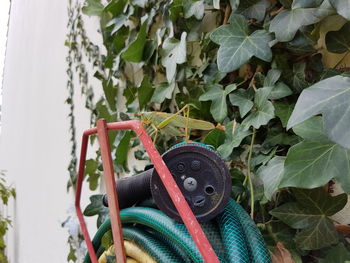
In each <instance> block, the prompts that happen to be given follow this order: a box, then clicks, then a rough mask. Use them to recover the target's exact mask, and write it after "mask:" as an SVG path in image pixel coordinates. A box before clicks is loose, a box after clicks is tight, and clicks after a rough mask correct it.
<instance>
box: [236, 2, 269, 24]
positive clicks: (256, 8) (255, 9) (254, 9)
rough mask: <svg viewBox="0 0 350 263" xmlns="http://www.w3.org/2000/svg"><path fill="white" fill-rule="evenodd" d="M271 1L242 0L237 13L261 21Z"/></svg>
mask: <svg viewBox="0 0 350 263" xmlns="http://www.w3.org/2000/svg"><path fill="white" fill-rule="evenodd" d="M270 5H271V3H270V2H269V1H267V0H244V1H240V4H239V6H238V9H237V11H236V13H238V14H241V15H244V16H245V17H246V18H248V19H251V18H253V19H256V20H257V21H258V22H261V21H262V20H263V19H264V17H265V13H266V9H267V8H269V7H270Z"/></svg>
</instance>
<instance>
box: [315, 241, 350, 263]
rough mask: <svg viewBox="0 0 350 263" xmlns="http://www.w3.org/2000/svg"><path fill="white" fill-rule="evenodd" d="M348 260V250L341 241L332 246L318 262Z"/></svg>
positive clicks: (336, 262)
mask: <svg viewBox="0 0 350 263" xmlns="http://www.w3.org/2000/svg"><path fill="white" fill-rule="evenodd" d="M347 260H350V251H349V250H347V249H346V247H345V246H344V244H343V243H339V244H338V245H337V246H335V247H332V248H331V249H330V251H329V252H328V254H327V256H326V257H325V258H324V259H320V260H319V261H318V262H319V263H339V262H341V263H344V262H345V261H347Z"/></svg>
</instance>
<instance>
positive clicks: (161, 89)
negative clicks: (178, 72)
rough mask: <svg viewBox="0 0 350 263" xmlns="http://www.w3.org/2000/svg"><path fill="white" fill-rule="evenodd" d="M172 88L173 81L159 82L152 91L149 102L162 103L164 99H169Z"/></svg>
mask: <svg viewBox="0 0 350 263" xmlns="http://www.w3.org/2000/svg"><path fill="white" fill-rule="evenodd" d="M174 88H175V83H170V84H168V83H166V82H164V83H160V84H159V85H157V86H156V88H155V90H154V92H153V95H152V98H151V102H155V103H162V102H163V101H164V100H165V99H171V96H172V94H173V91H174Z"/></svg>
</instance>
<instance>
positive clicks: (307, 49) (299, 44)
mask: <svg viewBox="0 0 350 263" xmlns="http://www.w3.org/2000/svg"><path fill="white" fill-rule="evenodd" d="M314 30H315V27H314V26H313V25H309V26H303V27H302V28H300V29H299V31H298V32H297V33H296V35H295V37H294V38H293V40H292V41H289V42H285V46H286V48H288V49H289V50H291V51H292V52H294V53H296V54H299V55H303V54H306V53H314V52H316V50H315V48H314V47H315V45H316V44H317V40H318V38H317V37H316V36H315V35H314Z"/></svg>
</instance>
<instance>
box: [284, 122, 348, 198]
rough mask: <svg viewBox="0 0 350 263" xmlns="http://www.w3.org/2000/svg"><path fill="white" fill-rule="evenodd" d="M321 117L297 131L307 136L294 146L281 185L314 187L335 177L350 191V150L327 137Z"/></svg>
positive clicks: (304, 124) (288, 157) (290, 151)
mask: <svg viewBox="0 0 350 263" xmlns="http://www.w3.org/2000/svg"><path fill="white" fill-rule="evenodd" d="M322 127H323V123H322V121H321V120H320V119H311V120H308V121H306V122H304V123H302V124H300V125H299V127H296V129H295V130H294V132H296V133H297V134H298V135H299V136H301V137H303V138H304V139H305V140H304V141H302V142H300V143H298V144H296V145H294V146H293V147H291V148H290V149H289V151H288V154H287V159H286V161H285V166H284V175H283V179H282V181H281V184H280V186H279V187H289V186H292V187H302V188H315V187H319V186H322V185H325V184H326V183H328V182H329V181H330V180H331V179H332V178H334V179H336V180H337V181H338V182H339V183H340V184H341V186H342V188H343V189H344V191H345V192H347V193H350V158H349V157H350V150H347V149H344V148H342V147H341V146H339V145H337V144H335V143H332V142H331V141H329V140H327V139H326V136H325V135H324V133H323V130H322Z"/></svg>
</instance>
